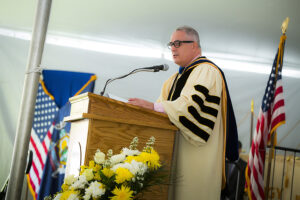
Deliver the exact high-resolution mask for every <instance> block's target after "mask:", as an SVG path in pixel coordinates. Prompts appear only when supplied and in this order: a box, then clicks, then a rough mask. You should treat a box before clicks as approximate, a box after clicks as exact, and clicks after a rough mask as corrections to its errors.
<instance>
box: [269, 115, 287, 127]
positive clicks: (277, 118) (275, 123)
mask: <svg viewBox="0 0 300 200" xmlns="http://www.w3.org/2000/svg"><path fill="white" fill-rule="evenodd" d="M282 121H285V113H281V114H280V115H278V116H277V117H276V118H275V119H274V120H273V121H272V125H271V127H275V126H276V125H277V124H278V123H280V122H282Z"/></svg>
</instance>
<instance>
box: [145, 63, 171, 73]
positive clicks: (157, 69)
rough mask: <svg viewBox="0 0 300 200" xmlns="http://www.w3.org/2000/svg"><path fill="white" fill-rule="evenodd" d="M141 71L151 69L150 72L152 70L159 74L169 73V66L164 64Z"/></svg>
mask: <svg viewBox="0 0 300 200" xmlns="http://www.w3.org/2000/svg"><path fill="white" fill-rule="evenodd" d="M141 69H149V70H152V69H153V72H158V71H160V70H162V71H167V70H168V69H169V65H167V64H163V65H154V66H152V67H143V68H141Z"/></svg>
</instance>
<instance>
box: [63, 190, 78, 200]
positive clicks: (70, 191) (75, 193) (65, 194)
mask: <svg viewBox="0 0 300 200" xmlns="http://www.w3.org/2000/svg"><path fill="white" fill-rule="evenodd" d="M72 194H73V195H77V194H78V192H76V191H74V190H68V191H65V192H63V193H62V194H61V197H60V200H67V199H68V198H69V196H70V195H72Z"/></svg>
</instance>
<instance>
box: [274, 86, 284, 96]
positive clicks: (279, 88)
mask: <svg viewBox="0 0 300 200" xmlns="http://www.w3.org/2000/svg"><path fill="white" fill-rule="evenodd" d="M280 93H283V87H282V86H279V87H278V88H276V91H275V97H276V96H277V95H278V94H280Z"/></svg>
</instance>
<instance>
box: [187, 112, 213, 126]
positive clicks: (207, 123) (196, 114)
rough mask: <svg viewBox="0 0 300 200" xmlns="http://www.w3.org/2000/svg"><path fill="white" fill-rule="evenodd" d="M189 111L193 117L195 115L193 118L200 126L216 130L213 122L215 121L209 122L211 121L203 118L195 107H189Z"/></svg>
mask: <svg viewBox="0 0 300 200" xmlns="http://www.w3.org/2000/svg"><path fill="white" fill-rule="evenodd" d="M188 111H189V113H191V115H193V117H194V118H195V119H196V120H197V121H198V122H199V123H200V124H202V125H204V126H207V127H209V128H210V129H211V130H213V129H214V126H215V122H213V121H211V120H209V119H207V118H204V117H201V115H200V114H199V113H198V111H197V110H196V108H195V107H193V106H189V107H188Z"/></svg>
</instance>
